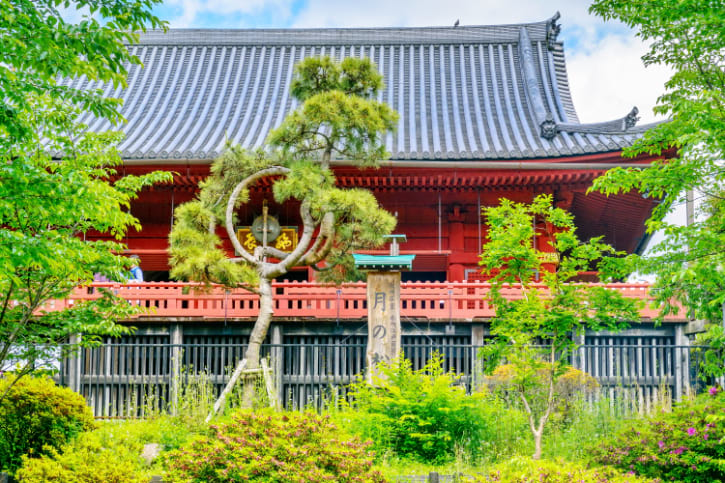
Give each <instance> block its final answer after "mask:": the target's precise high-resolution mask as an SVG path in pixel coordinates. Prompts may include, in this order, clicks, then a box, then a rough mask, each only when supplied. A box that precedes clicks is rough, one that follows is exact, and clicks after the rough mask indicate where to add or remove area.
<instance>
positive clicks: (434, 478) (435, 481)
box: [428, 471, 441, 483]
mask: <svg viewBox="0 0 725 483" xmlns="http://www.w3.org/2000/svg"><path fill="white" fill-rule="evenodd" d="M440 481H441V479H440V475H439V474H438V472H436V471H431V472H430V473H428V483H440Z"/></svg>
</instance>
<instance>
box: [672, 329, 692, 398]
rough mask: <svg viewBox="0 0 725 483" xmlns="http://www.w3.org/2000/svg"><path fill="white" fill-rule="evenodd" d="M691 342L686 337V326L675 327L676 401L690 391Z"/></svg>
mask: <svg viewBox="0 0 725 483" xmlns="http://www.w3.org/2000/svg"><path fill="white" fill-rule="evenodd" d="M689 345H690V340H689V339H688V338H687V336H686V335H685V326H684V324H677V325H676V326H675V353H674V354H673V358H674V360H675V361H674V362H675V400H677V401H680V400H682V396H683V395H685V394H687V392H689V389H690V362H689V360H688V359H689V355H690V354H689V350H688V349H689V347H688V346H689Z"/></svg>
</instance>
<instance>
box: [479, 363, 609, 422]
mask: <svg viewBox="0 0 725 483" xmlns="http://www.w3.org/2000/svg"><path fill="white" fill-rule="evenodd" d="M515 377H516V369H515V368H514V366H513V365H511V364H504V365H501V366H498V367H497V368H496V369H495V370H494V371H493V373H491V375H490V376H489V377H487V378H486V385H487V386H488V388H489V390H490V391H491V392H493V393H494V394H497V395H498V396H500V397H502V398H504V399H505V400H506V401H508V402H510V403H511V404H513V405H519V404H520V401H519V396H518V394H517V393H516V388H514V387H513V381H514V378H515ZM535 378H536V379H535V380H533V381H531V384H530V385H529V386H528V387H527V388H526V391H525V395H526V396H527V399H528V401H529V404H533V405H536V406H537V407H539V410H540V411H543V410H544V408H545V406H546V403H547V399H548V393H549V381H550V380H551V373H550V372H549V371H548V370H546V369H545V368H544V369H541V370H540V371H539V372H538V373H536V374H535ZM597 389H599V383H598V382H597V380H596V379H594V378H593V377H592V376H590V375H589V374H587V373H586V372H583V371H580V370H579V369H575V368H574V367H571V366H568V367H566V371H565V372H564V373H563V374H561V375H560V376H559V377H558V378H557V379H556V384H555V386H554V398H555V400H554V402H555V405H554V411H553V412H552V414H551V416H550V420H551V421H553V422H564V423H567V422H571V421H572V419H574V417H575V416H576V415H575V414H574V411H575V410H576V408H577V401H578V400H579V399H581V396H584V395H587V394H592V393H594V392H595V391H596V390H597ZM512 392H513V394H512ZM512 396H513V397H512Z"/></svg>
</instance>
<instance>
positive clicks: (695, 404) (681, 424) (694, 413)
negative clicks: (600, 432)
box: [591, 388, 725, 483]
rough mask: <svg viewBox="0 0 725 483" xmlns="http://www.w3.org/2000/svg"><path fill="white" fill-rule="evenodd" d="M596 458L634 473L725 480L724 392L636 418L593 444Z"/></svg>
mask: <svg viewBox="0 0 725 483" xmlns="http://www.w3.org/2000/svg"><path fill="white" fill-rule="evenodd" d="M591 451H592V454H593V456H594V459H595V461H598V462H600V463H603V464H607V465H613V466H616V467H618V468H621V469H623V470H625V471H633V472H635V473H636V474H638V475H643V476H648V477H653V478H662V479H663V480H667V481H669V480H676V481H687V482H703V483H705V482H722V481H725V395H723V392H722V390H719V389H716V388H712V390H711V392H710V393H707V394H702V395H700V396H698V397H697V398H695V399H691V400H685V401H683V402H682V403H680V404H678V405H677V406H675V407H674V408H673V410H672V412H667V411H662V412H660V413H656V414H654V415H652V416H650V417H649V418H647V420H646V421H637V422H636V423H634V424H632V425H630V426H629V427H627V428H626V429H624V430H623V431H621V432H620V433H618V434H617V435H616V436H615V437H614V438H611V439H609V440H608V441H604V442H599V444H597V445H595V446H594V447H592V448H591Z"/></svg>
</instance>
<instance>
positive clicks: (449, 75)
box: [76, 17, 644, 160]
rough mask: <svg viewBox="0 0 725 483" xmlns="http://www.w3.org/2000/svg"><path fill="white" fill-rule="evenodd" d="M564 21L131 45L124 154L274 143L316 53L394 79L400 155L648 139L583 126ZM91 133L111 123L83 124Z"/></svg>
mask: <svg viewBox="0 0 725 483" xmlns="http://www.w3.org/2000/svg"><path fill="white" fill-rule="evenodd" d="M555 20H556V17H555V18H553V19H550V20H548V21H544V22H539V23H532V24H521V25H502V26H477V27H463V26H461V27H435V28H380V29H377V28H376V29H372V28H368V29H303V30H171V31H169V32H168V33H163V32H149V33H147V34H144V35H142V36H141V42H140V44H139V45H137V46H135V47H133V50H134V52H135V54H136V55H138V57H139V58H140V59H141V60H142V61H143V63H144V65H145V68H140V67H137V66H133V67H132V68H131V69H130V74H129V80H128V88H127V89H121V88H117V89H114V88H113V87H112V86H99V85H96V84H93V83H90V84H89V83H87V82H85V81H84V80H82V79H81V80H79V81H76V85H77V86H80V87H84V88H91V87H102V88H104V89H105V92H106V94H107V95H110V96H114V97H121V98H123V99H124V105H123V109H122V113H123V115H124V116H125V117H126V119H128V123H127V124H126V125H125V126H124V127H123V130H124V132H125V133H126V139H125V140H124V141H123V142H122V143H121V146H120V148H121V151H122V154H123V157H124V158H125V159H147V160H154V159H191V160H201V159H212V158H214V157H216V156H217V155H218V154H219V152H220V150H221V149H222V148H223V146H224V142H225V139H227V138H229V139H231V140H233V141H236V142H238V143H241V144H242V145H244V146H246V147H250V148H254V147H258V146H260V145H262V144H263V143H264V140H265V137H266V136H267V133H268V132H269V131H270V130H271V129H272V128H274V127H275V126H277V125H279V123H280V122H281V121H282V119H283V118H284V116H285V113H287V112H288V111H289V110H290V109H293V108H294V107H295V106H296V104H295V101H294V100H293V99H292V98H291V97H290V95H289V84H290V79H291V76H292V68H293V66H294V64H295V63H296V62H297V61H299V60H300V59H302V58H304V57H308V56H319V55H331V56H333V57H337V58H340V57H343V56H356V57H362V56H368V57H370V58H371V59H372V60H373V61H374V62H375V63H376V64H377V66H378V68H379V70H380V71H381V72H382V73H383V75H384V78H385V84H386V89H385V90H384V91H383V92H381V93H380V94H379V99H380V100H381V101H385V102H387V103H388V104H389V105H391V106H392V107H393V108H394V109H396V110H397V111H398V113H399V114H400V123H399V126H398V130H397V131H396V132H395V133H392V134H390V135H388V137H387V140H386V146H387V148H388V150H389V151H390V152H391V153H392V159H404V160H431V159H451V160H468V159H475V160H484V159H521V158H546V157H561V156H571V155H577V154H587V153H601V152H608V151H617V150H619V149H621V148H622V147H624V146H628V145H630V144H631V143H632V141H633V140H634V139H635V138H636V137H638V136H639V135H641V133H642V132H643V130H644V127H632V125H633V123H632V122H628V121H631V120H632V119H633V117H634V115H636V112H635V113H634V114H633V115H630V117H629V119H628V118H626V117H623V118H622V119H617V120H614V121H609V122H604V123H599V124H580V123H579V121H578V119H577V116H576V111H575V109H574V106H573V105H572V102H571V96H570V93H569V85H568V80H567V75H566V68H565V62H564V54H563V49H562V45H561V44H560V43H559V42H556V34H557V33H558V26H557V25H556V24H555ZM84 122H87V123H88V124H89V125H90V128H91V129H92V130H103V129H108V128H110V126H109V125H108V124H107V122H106V121H102V120H97V119H94V118H92V117H90V116H89V117H87V118H85V119H84Z"/></svg>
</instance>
